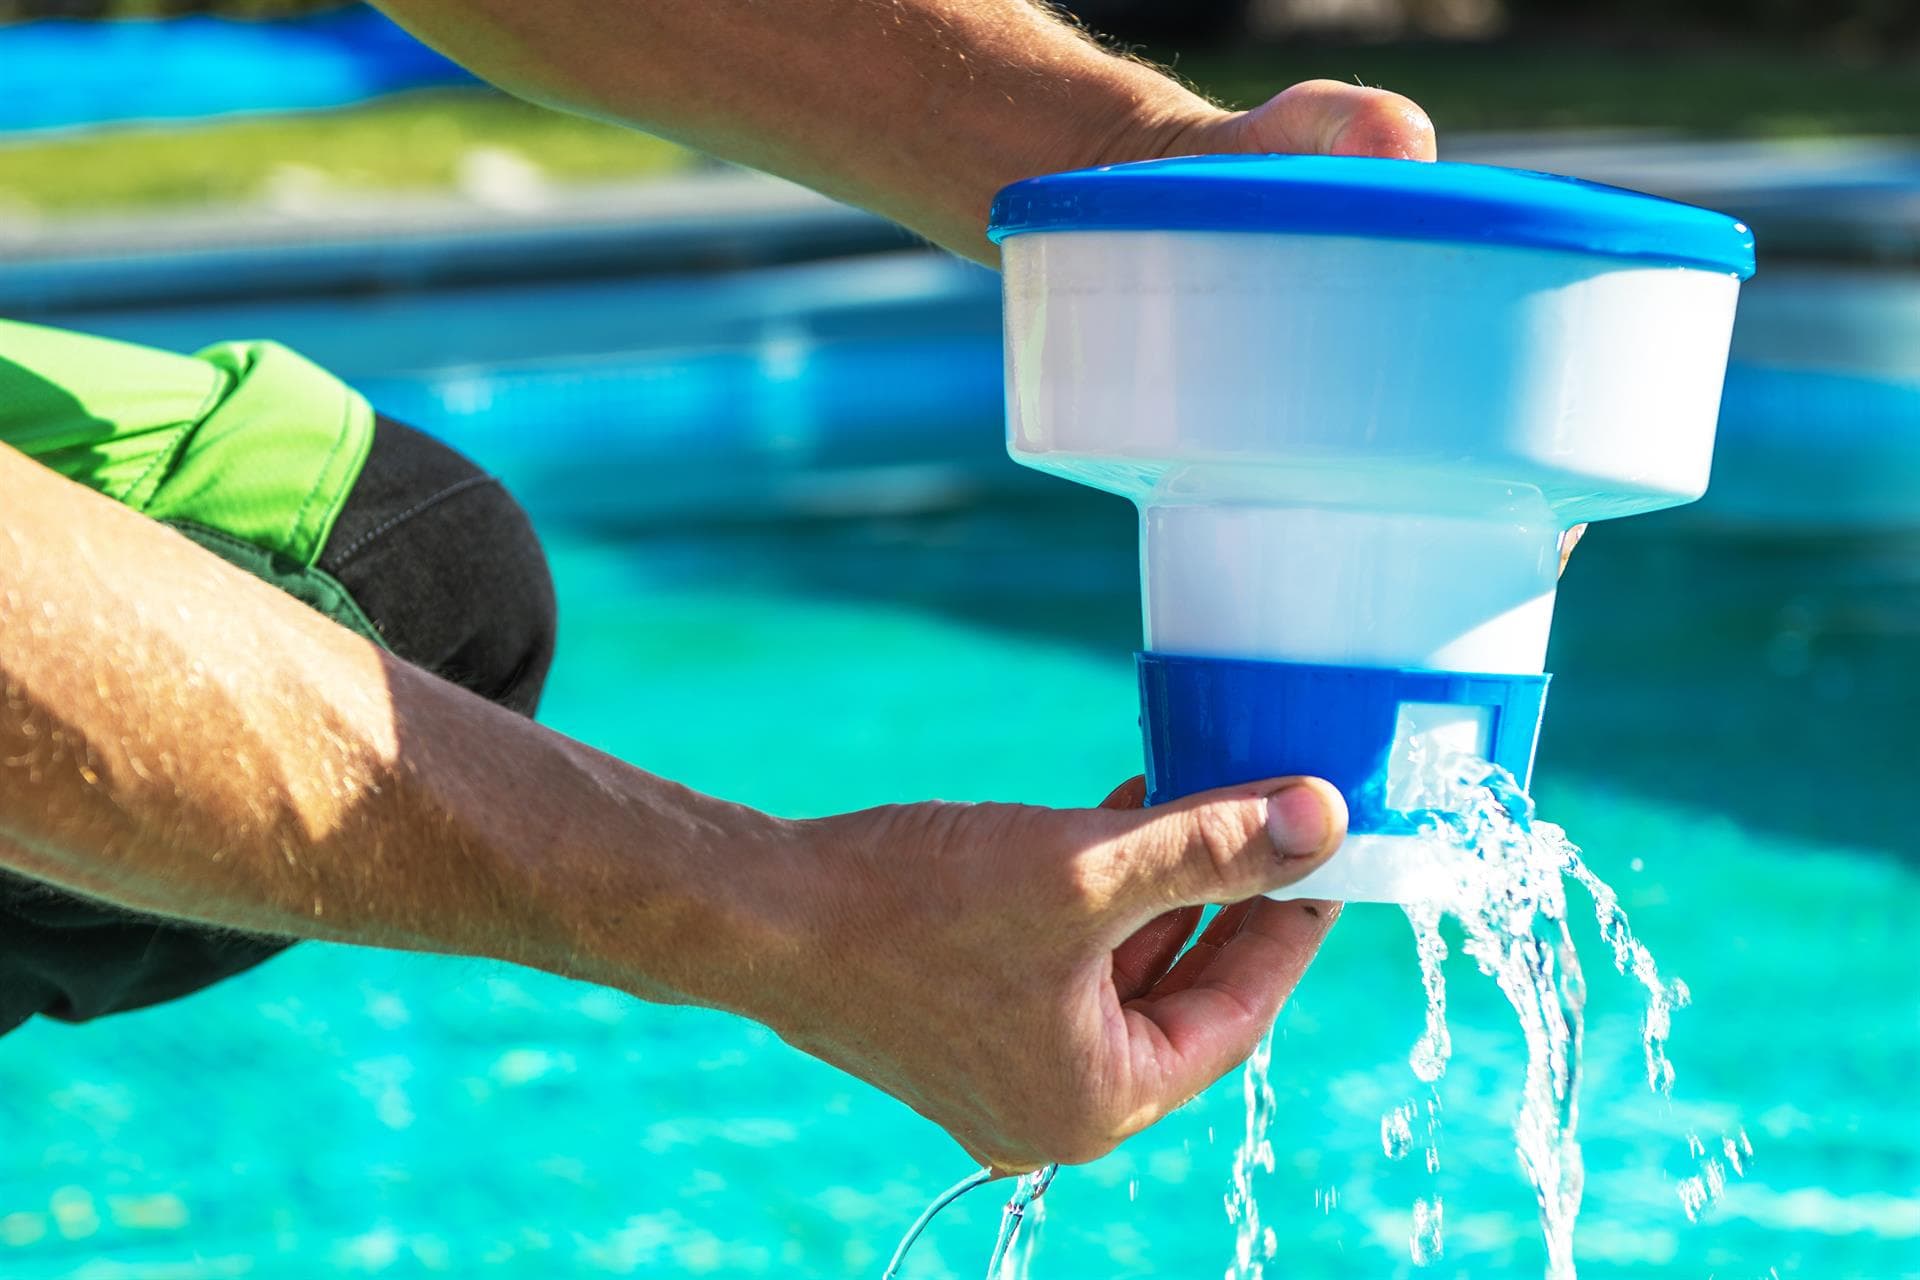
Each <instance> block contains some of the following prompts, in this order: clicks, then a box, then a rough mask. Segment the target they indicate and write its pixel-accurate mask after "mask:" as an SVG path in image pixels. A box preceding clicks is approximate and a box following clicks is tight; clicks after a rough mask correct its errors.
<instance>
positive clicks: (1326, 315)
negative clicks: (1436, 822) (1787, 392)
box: [990, 156, 1753, 903]
mask: <svg viewBox="0 0 1920 1280" xmlns="http://www.w3.org/2000/svg"><path fill="white" fill-rule="evenodd" d="M990 234H991V235H992V237H993V238H994V240H996V241H997V242H998V243H999V244H1000V248H1001V255H1002V268H1003V279H1004V290H1005V303H1006V308H1005V326H1006V364H1007V406H1008V432H1009V449H1010V451H1011V453H1012V454H1013V456H1014V458H1015V459H1016V460H1017V461H1019V462H1022V463H1025V464H1027V465H1029V466H1032V467H1036V468H1039V469H1041V470H1043V471H1048V472H1052V473H1054V474H1056V475H1060V476H1064V477H1066V478H1068V479H1071V480H1076V481H1079V482H1082V483H1085V484H1090V485H1093V486H1095V487H1098V488H1101V489H1105V490H1108V491H1110V492H1113V493H1117V494H1121V495H1124V496H1126V497H1128V498H1130V499H1132V500H1133V502H1134V503H1135V504H1136V506H1137V507H1138V508H1139V512H1140V529H1141V575H1142V596H1143V604H1144V614H1145V618H1144V623H1145V626H1144V630H1145V643H1144V645H1143V649H1142V651H1141V653H1140V654H1139V657H1138V664H1139V674H1140V688H1141V724H1142V730H1143V736H1144V739H1145V747H1146V758H1147V776H1148V790H1149V796H1148V798H1149V803H1159V802H1163V801H1166V800H1168V799H1172V798H1176V797H1179V796H1182V795H1187V794H1191V793H1193V792H1196V791H1202V790H1207V789H1211V788H1213V787H1218V786H1224V785H1229V784H1234V783H1240V782H1247V781H1253V780H1257V779H1261V778H1269V777H1278V776H1283V775H1289V774H1313V775H1316V776H1319V777H1324V778H1327V779H1328V780H1329V781H1331V782H1333V783H1334V784H1335V785H1336V786H1338V787H1339V788H1340V789H1341V791H1342V792H1343V794H1344V795H1345V796H1346V798H1347V801H1348V805H1349V807H1350V810H1351V814H1352V821H1351V823H1350V830H1351V832H1352V834H1351V835H1350V836H1349V838H1348V841H1347V843H1346V845H1345V846H1344V847H1343V849H1342V850H1341V852H1340V853H1338V854H1337V855H1335V857H1334V858H1333V859H1332V860H1331V861H1329V862H1328V863H1327V864H1326V866H1324V867H1323V868H1321V869H1320V870H1318V871H1316V872H1315V873H1314V874H1313V875H1311V876H1309V877H1307V878H1306V879H1304V880H1302V881H1300V882H1299V883H1297V884H1295V885H1294V886H1292V887H1291V888H1290V889H1289V890H1288V891H1287V892H1288V896H1292V897H1310V898H1333V899H1340V900H1346V901H1375V902H1401V903H1406V902H1415V901H1424V900H1433V899H1436V898H1441V897H1444V896H1445V895H1446V892H1447V889H1448V886H1449V885H1450V884H1451V883H1452V881H1453V878H1454V874H1455V873H1454V870H1453V869H1451V868H1450V867H1449V866H1448V865H1447V864H1446V857H1447V856H1448V855H1446V854H1445V853H1444V851H1442V850H1440V849H1439V848H1438V847H1437V846H1435V845H1434V844H1433V843H1432V842H1428V841H1423V840H1421V839H1419V838H1418V836H1417V828H1418V824H1419V822H1420V820H1421V817H1422V813H1423V810H1422V800H1421V798H1420V797H1419V796H1418V795H1417V794H1415V793H1414V791H1413V790H1411V789H1410V788H1411V787H1412V786H1413V783H1414V780H1415V779H1416V778H1417V777H1418V775H1419V772H1420V766H1421V764H1422V762H1423V761H1426V760H1430V759H1433V758H1436V757H1439V756H1444V755H1477V756H1480V757H1483V758H1485V759H1487V760H1489V761H1491V762H1493V763H1495V764H1498V765H1501V766H1503V767H1504V768H1505V769H1507V770H1508V771H1509V772H1510V773H1512V774H1513V775H1514V777H1515V778H1517V779H1519V780H1520V781H1521V782H1522V783H1523V784H1524V783H1525V782H1526V781H1527V780H1528V778H1529V776H1530V774H1531V770H1532V763H1533V755H1534V747H1535V744H1536V741H1537V738H1538V734H1539V727H1540V721H1541V716H1542V713H1543V710H1544V706H1545V700H1546V692H1547V683H1548V677H1547V675H1546V674H1545V661H1546V651H1547V639H1548V632H1549V629H1550V627H1551V623H1552V617H1553V604H1554V595H1555V591H1556V577H1557V570H1558V566H1559V561H1560V546H1561V540H1562V538H1563V537H1564V535H1565V532H1566V530H1568V529H1569V528H1570V527H1572V526H1574V525H1577V524H1583V523H1586V522H1589V521H1595V520H1605V519H1612V518H1615V517H1619V516H1626V515H1633V514H1637V513H1640V512H1645V511H1654V510H1658V509H1661V508H1664V507H1671V506H1675V505H1678V504H1681V503H1686V502H1691V501H1693V500H1694V499H1696V498H1698V497H1699V496H1700V495H1701V493H1702V492H1704V490H1705V488H1706V483H1707V477H1708V470H1709V465H1710V462H1711V458H1712V451H1713V436H1714V424H1715V420H1716V417H1717V414H1718V409H1719V401H1720V388H1721V381H1722V378H1723V376H1724V373H1725V368H1726V359H1727V347H1728V342H1729V339H1730V337H1731V332H1732V324H1733V313H1734V305H1735V301H1736V297H1737V294H1738V291H1739V286H1740V282H1741V281H1742V280H1744V279H1746V278H1747V277H1748V276H1750V275H1751V274H1752V272H1753V241H1752V236H1751V234H1750V233H1749V231H1748V230H1747V228H1746V227H1745V226H1744V225H1743V224H1741V223H1739V222H1737V221H1735V220H1734V219H1732V218H1729V217H1726V216H1725V215H1722V214H1717V213H1713V212H1710V211H1708V210H1704V209H1698V208H1694V207H1692V206H1688V205H1681V204H1675V203H1672V202H1670V201H1665V200H1660V199H1656V198H1654V197H1651V196H1646V195H1642V194H1639V193H1636V192H1630V191H1624V190H1620V189H1618V188H1612V187H1603V186H1597V185H1594V184H1590V183H1585V182H1580V181H1577V180H1574V179H1569V178H1562V177H1557V176H1553V175H1547V174H1536V173H1527V172H1522V171H1518V170H1508V169H1497V168H1488V167H1482V166H1476V165H1462V164H1417V163H1414V162H1409V161H1397V160H1377V159H1361V158H1348V157H1309V156H1208V157H1191V158H1185V159H1175V160H1158V161H1148V162H1144V163H1139V164H1128V165H1118V166H1112V167H1108V168H1103V169H1093V170H1084V171H1079V172H1074V173H1066V174H1056V175H1051V176H1048V177H1042V178H1035V179H1031V180H1029V181H1026V182H1022V183H1017V184H1015V185H1013V186H1011V187H1009V188H1007V189H1006V190H1005V191H1003V192H1001V193H1000V196H999V197H998V199H997V200H996V201H995V204H994V208H993V215H992V221H991V231H990Z"/></svg>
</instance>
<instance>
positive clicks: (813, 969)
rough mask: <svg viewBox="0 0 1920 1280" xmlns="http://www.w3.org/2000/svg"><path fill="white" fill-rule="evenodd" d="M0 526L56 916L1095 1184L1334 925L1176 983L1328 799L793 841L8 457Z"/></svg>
mask: <svg viewBox="0 0 1920 1280" xmlns="http://www.w3.org/2000/svg"><path fill="white" fill-rule="evenodd" d="M0 493H5V494H6V495H7V497H8V504H7V508H6V514H5V517H4V518H3V519H0V582H3V583H5V584H6V585H5V588H4V590H3V591H0V865H4V866H7V867H9V868H12V869H15V870H19V871H22V872H24V873H26V874H28V875H31V876H34V877H37V878H39V879H42V880H45V881H48V882H50V883H54V884H58V885H62V886H65V887H67V888H69V889H72V890H75V891H78V892H81V893H85V894H90V895H93V896H95V897H100V898H105V899H108V900H110V901H114V902H118V903H121V904H123V905H126V906H130V907H133V908H136V909H139V910H143V911H149V912H153V913H155V914H159V915H165V916H172V917H178V918H183V919H189V920H198V921H202V922H206V923H210V924H217V925H225V926H230V927H233V928H238V929H245V930H249V931H254V932H259V933H266V934H277V935H284V936H292V937H311V938H330V939H335V940H338V941H343V942H355V943H361V944H365V945H370V946H382V947H396V948H405V949H414V950H425V951H438V952H449V953H455V954H464V955H475V956H487V957H494V958H498V959H503V960H510V961H515V962H518V963H522V964H528V965H533V966H536V967H539V968H542V969H547V970H550V971H552V972H555V973H560V974H565V975H568V976H571V977H576V978H583V979H587V980H591V981H594V982H599V983H604V984H607V985H611V986H615V987H619V988H621V989H623V990H626V991H630V992H632V993H634V994H635V995H638V996H641V997H643V998H645V999H649V1000H658V1001H669V1002H675V1003H696V1004H703V1005H709V1006H713V1007H716V1008H722V1009H729V1010H732V1011H735V1012H738V1013H742V1014H745V1015H747V1016H749V1017H753V1018H756V1019H759V1020H760V1021H762V1022H765V1023H766V1024H767V1025H769V1026H771V1027H773V1028H774V1029H775V1030H776V1031H778V1032H780V1034H781V1035H783V1036H785V1037H786V1038H787V1039H789V1040H791V1041H792V1042H793V1043H795V1044H797V1045H799V1046H800V1047H802V1048H804V1049H806V1050H807V1051H809V1052H811V1053H814V1054H817V1055H818V1056H820V1057H823V1058H825V1059H827V1060H828V1061H831V1062H834V1063H837V1064H838V1065H840V1066H843V1067H845V1068H847V1069H848V1070H850V1071H853V1072H854V1073H855V1074H857V1075H860V1076H861V1077H862V1078H864V1079H866V1080H869V1081H871V1082H872V1083H874V1084H876V1085H878V1086H879V1087H881V1088H883V1089H886V1090H887V1091H889V1092H891V1093H893V1094H894V1095H895V1096H897V1097H899V1098H901V1099H902V1100H904V1101H906V1102H907V1103H909V1104H910V1105H912V1106H914V1107H916V1108H917V1109H919V1110H920V1111H921V1112H923V1113H924V1114H926V1115H927V1116H928V1117H930V1118H931V1119H933V1120H935V1121H936V1122H938V1123H939V1124H941V1125H943V1126H944V1127H945V1128H947V1129H948V1131H949V1132H951V1133H953V1134H954V1136H955V1137H956V1138H958V1139H959V1140H960V1141H961V1142H962V1143H963V1144H964V1145H965V1146H966V1147H967V1148H968V1149H969V1150H970V1151H972V1152H973V1153H974V1154H975V1155H976V1156H978V1157H979V1158H980V1159H982V1160H983V1161H987V1162H990V1163H993V1164H994V1165H996V1166H997V1167H1000V1168H1003V1169H1023V1168H1029V1167H1033V1166H1035V1165H1038V1164H1041V1163H1043V1162H1046V1161H1048V1160H1085V1159H1091V1158H1093V1157H1094V1156H1097V1155H1099V1154H1101V1153H1102V1152H1103V1151H1105V1150H1107V1149H1108V1148H1110V1147H1111V1146H1112V1145H1114V1144H1115V1143H1116V1142H1118V1141H1119V1140H1120V1139H1121V1138H1123V1137H1124V1136H1126V1135H1127V1134H1129V1133H1132V1132H1134V1131H1135V1130H1137V1129H1139V1128H1141V1127H1143V1126H1145V1125H1146V1124H1149V1123H1151V1122H1152V1121H1153V1120H1155V1119H1158V1118H1159V1117H1160V1116H1161V1115H1163V1114H1165V1113H1166V1112H1167V1111H1168V1110H1170V1109H1171V1108H1173V1107H1174V1106H1177V1105H1179V1104H1180V1103H1181V1102H1183V1101H1185V1100H1186V1099H1187V1098H1188V1097H1191V1096H1192V1095H1193V1094H1195V1093H1197V1092H1199V1091H1200V1090H1201V1089H1202V1088H1204V1087H1205V1086H1206V1085H1207V1084H1208V1083H1210V1082H1211V1081H1212V1080H1213V1079H1215V1078H1216V1077H1217V1076H1218V1075H1220V1074H1221V1073H1222V1072H1224V1071H1225V1070H1226V1069H1227V1068H1228V1067H1230V1066H1231V1065H1232V1064H1233V1063H1234V1062H1236V1061H1238V1060H1239V1059H1240V1058H1241V1057H1242V1056H1244V1054H1245V1053H1246V1052H1247V1050H1248V1047H1249V1046H1250V1045H1251V1044H1252V1042H1253V1040H1254V1038H1255V1037H1257V1036H1258V1034H1259V1033H1260V1031H1261V1029H1262V1028H1263V1027H1264V1026H1265V1025H1266V1024H1267V1023H1268V1022H1269V1021H1271V1020H1272V1018H1273V1015H1274V1013H1275V1012H1276V1011H1277V1010H1278V1008H1279V1004H1280V1001H1281V999H1282V997H1283V996H1284V994H1285V993H1286V992H1287V991H1288V990H1290V989H1291V987H1292V985H1293V983H1294V982H1295V981H1296V980H1297V979H1298V977H1299V975H1300V973H1301V971H1302V970H1303V969H1304V968H1305V966H1306V964H1307V961H1308V959H1309V958H1310V957H1311V955H1312V953H1313V950H1314V948H1315V946H1316V945H1317V944H1318V942H1319V940H1320V937H1321V935H1322V933H1323V932H1324V930H1325V929H1326V927H1327V924H1328V923H1329V921H1330V913H1323V914H1322V915H1320V916H1319V917H1315V916H1313V915H1310V914H1308V913H1307V912H1306V911H1305V910H1304V909H1302V908H1301V907H1300V906H1299V905H1298V904H1286V905H1282V904H1280V903H1275V902H1270V901H1265V900H1261V901H1259V902H1255V903H1252V904H1250V905H1249V906H1246V907H1243V908H1236V909H1235V910H1234V911H1231V912H1229V913H1228V914H1227V915H1225V916H1223V917H1222V923H1220V924H1219V925H1216V927H1215V928H1214V929H1213V930H1212V931H1211V936H1210V937H1209V939H1208V940H1207V941H1206V942H1204V943H1203V944H1202V946H1200V947H1199V948H1197V949H1196V950H1195V951H1194V952H1193V953H1191V955H1190V956H1189V958H1188V959H1186V960H1184V961H1183V962H1182V963H1181V965H1180V966H1179V967H1177V968H1176V969H1175V970H1174V971H1173V972H1172V973H1171V974H1167V973H1166V971H1167V968H1168V966H1169V964H1171V963H1172V959H1173V955H1174V952H1175V951H1176V950H1177V949H1178V947H1179V945H1180V944H1181V942H1183V941H1184V940H1185V938H1186V936H1187V934H1188V933H1189V932H1190V931H1191V929H1192V928H1193V924H1194V918H1195V911H1194V910H1193V908H1195V907H1196V906H1197V905H1198V904H1201V903H1209V902H1219V903H1225V902H1239V901H1241V900H1243V899H1246V898H1248V897H1250V896H1251V895H1254V894H1257V893H1260V892H1262V891H1265V890H1268V889H1272V888H1277V887H1279V886H1281V885H1284V884H1287V883H1290V882H1291V881H1293V880H1295V879H1297V878H1298V877H1300V876H1302V875H1304V874H1306V872H1308V871H1309V870H1311V869H1312V868H1313V867H1314V866H1316V865H1318V864H1319V863H1320V862H1321V861H1322V860H1324V858H1325V857H1326V856H1327V855H1328V854H1329V853H1330V852H1331V851H1332V849H1333V848H1334V847H1335V846H1336V845H1337V844H1338V842H1339V840H1340V838H1341V836H1342V834H1343V832H1344V822H1345V810H1344V807H1343V805H1342V804H1341V801H1340V797H1339V795H1338V793H1336V792H1334V791H1333V790H1332V789H1331V788H1329V787H1327V786H1326V785H1325V784H1322V783H1313V782H1301V783H1294V784H1291V785H1287V784H1283V783H1279V782H1275V783H1268V784H1261V785H1258V786H1252V787H1241V788H1236V789H1234V790H1233V791H1232V792H1227V793H1220V794H1217V795H1213V796H1208V797H1201V798H1197V799H1195V800H1191V801H1188V802H1185V803H1183V804H1180V805H1176V806H1170V807H1167V808H1165V809H1161V810H1156V811H1155V812H1153V813H1151V814H1147V813H1142V812H1137V811H1131V810H1130V809H1128V808H1126V807H1123V806H1126V805H1130V804H1131V805H1137V803H1138V791H1137V788H1136V789H1133V790H1130V791H1123V793H1121V794H1120V795H1119V796H1118V797H1117V798H1116V799H1115V800H1114V801H1113V802H1112V803H1113V804H1114V806H1115V807H1113V808H1106V809H1090V810H1078V811H1074V810H1067V811H1056V810H1047V809H1036V808H1023V807H1019V806H1011V805H944V804H922V805H903V806H897V807H892V808H886V809H877V810H871V811H867V812H863V813H855V814H848V815H845V816H842V817H836V818H828V819H823V820H818V821H812V822H788V821H783V820H781V819H778V818H773V817H769V816H767V815H765V814H761V813H756V812H754V811H753V810H750V809H746V808H743V807H741V806H738V805H732V804H727V803H725V802H723V801H719V800H715V799H713V798H711V797H708V796H702V795H698V794H696V793H694V792H691V791H688V790H686V789H685V788H683V787H679V786H676V785H674V784H673V783H671V782H667V781H665V780H664V779H661V778H656V777H653V776H651V775H649V774H645V773H642V772H640V771H639V770H636V769H632V768H629V767H628V766H626V765H623V764H621V763H620V762H619V761H617V760H614V759H612V758H610V757H608V756H605V755H602V754H600V753H599V752H596V751H594V750H592V749H591V748H588V747H585V746H582V745H581V744H579V743H577V742H574V741H572V740H570V739H567V738H565V737H562V736H560V735H558V734H555V733H553V732H551V731H549V730H546V729H543V728H540V727H539V726H537V725H534V724H532V723H530V722H528V721H526V720H523V719H521V718H520V717H518V716H515V715H513V714H512V713H510V712H507V711H505V710H502V709H501V708H499V707H496V706H494V705H493V704H492V703H489V702H487V701H485V700H484V699H481V698H478V697H475V696H473V695H471V694H469V693H467V692H465V691H464V690H461V689H459V688H457V687H455V686H453V685H451V684H447V683H445V682H443V681H440V680H437V679H435V678H434V677H432V676H429V675H427V674H425V673H424V672H421V671H419V670H418V669H416V668H413V667H410V666H408V665H407V664H405V663H403V662H399V661H397V660H396V659H394V658H393V657H391V656H390V655H388V654H385V653H383V652H382V651H380V650H379V649H378V648H376V647H375V646H373V645H371V644H369V643H367V642H366V641H364V640H361V639H359V638H358V637H356V636H354V635H352V634H350V633H349V632H347V631H345V630H343V629H341V628H339V627H336V626H334V625H333V624H332V623H330V622H328V621H327V620H326V619H324V618H322V617H321V616H320V615H319V614H316V613H313V612H311V611H309V610H308V609H306V608H305V607H304V606H302V605H300V604H298V603H296V602H295V601H293V600H292V599H291V598H290V597H287V596H284V595H282V594H280V593H279V592H278V591H276V590H274V589H273V588H271V587H268V586H266V585H264V584H263V583H260V582H258V581H256V580H254V579H253V578H251V577H248V576H247V575H246V574H244V573H241V572H240V571H238V570H236V569H233V568H231V567H230V566H228V565H227V564H225V563H224V562H223V561H221V560H219V559H217V558H216V557H214V556H212V555H209V554H208V553H206V552H204V551H202V550H201V549H200V548H198V547H196V546H194V545H193V544H192V543H190V542H188V541H186V540H185V539H184V538H181V537H179V536H178V535H176V534H174V533H173V532H171V531H170V530H167V529H165V528H162V527H161V526H158V525H155V524H153V523H151V522H149V521H147V520H145V519H143V518H141V517H140V516H137V515H135V514H133V513H132V512H130V511H128V510H126V509H125V508H123V507H120V506H119V505H117V504H115V503H113V502H111V501H109V500H107V499H105V498H101V497H99V496H97V495H95V494H93V493H92V492H90V491H88V490H85V489H82V488H80V487H78V486H75V485H73V484H71V483H69V482H68V481H66V480H63V479H61V478H60V477H58V476H56V475H54V474H53V473H52V472H49V471H46V470H44V469H42V468H41V467H39V466H37V465H36V464H34V463H31V462H29V461H27V460H26V459H25V458H23V457H21V456H20V455H19V454H17V453H15V452H13V451H11V450H8V449H4V448H0ZM1163 974H1164V975H1166V976H1165V977H1163V976H1162V975H1163Z"/></svg>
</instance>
